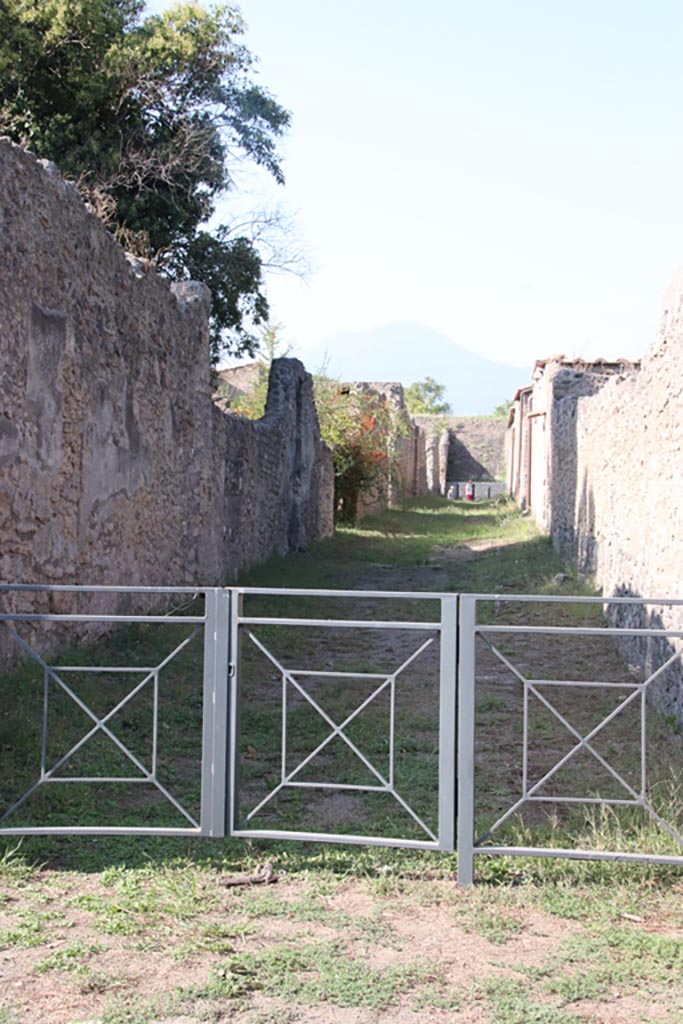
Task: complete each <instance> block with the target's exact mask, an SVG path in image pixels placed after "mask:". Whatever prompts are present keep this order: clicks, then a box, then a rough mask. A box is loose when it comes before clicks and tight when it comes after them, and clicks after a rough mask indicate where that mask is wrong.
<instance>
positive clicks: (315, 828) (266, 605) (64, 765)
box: [0, 586, 457, 850]
mask: <svg viewBox="0 0 683 1024" xmlns="http://www.w3.org/2000/svg"><path fill="white" fill-rule="evenodd" d="M0 593H1V594H2V596H3V598H4V599H5V605H6V606H10V605H11V607H7V608H6V610H3V611H2V612H0V627H1V631H2V632H3V634H4V639H5V653H7V641H8V640H9V641H10V646H13V648H14V651H15V652H16V653H19V654H21V656H22V658H23V659H24V663H23V665H22V666H21V668H20V669H18V670H17V671H16V672H15V673H14V675H13V674H12V673H10V674H9V675H8V676H6V677H5V679H6V684H5V689H6V693H5V697H6V698H7V697H9V698H10V701H13V702H14V706H15V709H16V707H17V706H18V705H19V706H20V707H21V712H22V714H21V715H20V716H18V718H19V719H20V720H21V722H24V723H25V721H26V716H25V709H26V706H32V707H33V709H34V712H35V719H36V723H37V724H36V729H35V732H34V739H35V741H36V750H35V751H34V752H33V753H30V754H28V753H27V757H26V759H25V763H24V764H23V766H22V770H21V771H20V773H19V774H20V775H21V776H23V778H22V779H21V780H20V781H21V785H19V787H18V790H17V786H16V785H15V783H16V782H17V781H18V780H17V779H16V778H8V773H7V772H6V771H5V772H3V773H2V774H1V775H0V778H2V782H1V783H0V785H1V786H2V791H0V795H1V796H2V799H3V804H4V807H3V810H2V816H1V817H0V833H2V834H5V835H25V834H73V833H88V834H117V833H139V834H162V835H169V834H172V835H188V836H189V835H203V836H219V837H220V836H239V837H270V838H286V839H307V840H316V841H327V842H345V843H364V844H378V845H390V846H406V847H416V848H423V849H434V850H452V849H453V848H454V843H455V777H456V766H455V745H456V737H455V733H456V634H457V596H455V595H452V594H406V593H385V592H374V591H373V592H369V591H368V592H359V591H349V592H340V591H304V590H285V589H281V590H272V589H271V590H268V589H266V590H263V589H238V588H223V589H218V588H213V589H201V590H192V589H189V588H161V589H156V590H153V589H150V588H142V587H133V588H123V587H91V588H86V587H48V586H46V587H34V586H20V587H10V586H5V587H3V588H1V591H0ZM136 602H141V605H142V607H145V608H149V607H150V605H152V606H153V604H154V602H156V603H157V604H158V605H165V606H166V608H165V610H164V611H163V612H162V611H160V612H159V614H149V612H148V611H145V612H138V611H135V610H134V606H135V604H136ZM84 603H85V605H86V607H85V608H83V604H84ZM169 603H170V605H171V607H170V608H169V607H168V605H169ZM245 604H246V606H247V607H246V609H245ZM131 605H132V606H133V610H130V608H131ZM273 606H275V607H273ZM311 606H313V608H314V613H313V614H310V608H311ZM306 608H308V609H309V613H306ZM102 609H105V610H102ZM302 609H303V611H302ZM245 610H246V612H250V611H251V614H245ZM387 611H388V612H389V613H390V614H389V615H387V614H385V613H386V612H387ZM113 626H115V627H119V628H124V629H128V630H134V631H135V633H134V635H131V636H129V637H128V639H124V641H123V643H122V644H120V645H117V644H115V643H112V642H111V641H110V642H108V643H100V648H101V650H102V651H104V652H105V653H106V657H105V659H104V660H97V654H98V643H99V637H100V635H101V634H102V632H103V631H107V630H111V628H112V627H113ZM74 629H75V630H77V631H79V635H80V646H79V649H78V650H77V651H76V652H73V653H72V654H71V655H69V656H66V657H65V656H64V655H62V654H60V655H57V656H55V655H54V653H52V654H51V653H48V652H54V651H55V650H63V648H64V647H65V646H67V645H68V643H69V634H68V633H67V632H66V631H68V630H72V631H73V630H74ZM154 630H157V631H158V632H160V633H162V634H164V637H163V640H161V641H158V640H157V639H155V638H153V637H152V632H153V631H154ZM283 634H289V636H283ZM293 634H294V635H296V636H297V637H298V640H297V642H296V643H295V644H294V645H292V643H291V636H292V635H293ZM302 637H304V638H305V637H310V638H311V640H310V641H309V642H308V643H306V642H305V640H304V641H303V642H302V639H301V638H302ZM339 637H343V638H344V643H342V642H341V641H340V640H338V639H336V638H339ZM367 637H373V638H375V642H373V643H370V644H368V642H367V639H366V638H367ZM397 637H400V638H401V640H400V642H399V641H398V640H397ZM331 638H335V639H334V640H333V639H331ZM283 639H284V641H285V642H284V647H283V645H282V643H281V642H280V641H282V640H283ZM359 647H360V648H362V649H363V658H362V660H363V661H364V662H367V664H359V663H358V657H357V649H358V648H359ZM119 648H121V649H122V650H125V655H123V658H122V661H118V660H117V656H116V655H117V651H118V650H119ZM148 649H149V650H151V651H152V652H153V656H152V655H150V654H148V653H147V652H148ZM321 649H323V650H324V651H325V653H326V658H325V663H324V664H323V663H321V662H320V659H319V657H318V655H319V652H320V650H321ZM1 650H2V649H1V648H0V651H1ZM138 650H139V651H140V657H139V660H136V658H135V657H133V656H132V655H131V651H132V652H136V651H138ZM397 650H400V651H401V652H402V653H400V654H397ZM93 651H94V654H95V660H94V661H93V659H92V654H93ZM189 651H192V657H191V659H188V652H189ZM354 651H356V656H354ZM254 655H256V656H257V657H258V658H260V659H261V665H260V666H257V667H256V670H255V669H254V665H253V656H254ZM250 657H251V661H250ZM184 658H185V659H187V660H186V661H185V663H184V664H182V665H180V674H178V671H177V670H178V667H179V664H180V662H181V661H182V660H183V659H184ZM316 659H317V660H316ZM264 666H265V668H266V671H265V672H264V671H263V668H264ZM31 670H33V672H31ZM174 672H175V673H176V674H175V676H173V673H174ZM28 677H32V678H31V679H30V681H27V679H28ZM169 677H171V678H169ZM190 677H192V678H190ZM15 679H16V680H17V681H16V682H14V680H15ZM8 686H9V687H12V686H16V687H17V690H16V693H12V692H11V691H10V692H7V687H8ZM321 687H322V690H323V691H325V692H321ZM250 688H251V692H249V690H250ZM200 689H201V693H202V700H201V708H199V707H197V695H198V693H199V692H200ZM364 690H365V691H366V692H363V691H364ZM416 693H419V696H420V699H422V700H423V701H425V702H427V703H428V707H427V708H426V709H425V714H427V713H429V714H431V716H432V719H433V725H434V743H433V749H432V750H431V752H430V753H429V756H428V757H426V758H424V760H426V761H427V762H428V763H426V764H421V765H420V770H421V771H423V772H429V773H431V774H430V779H431V781H430V785H429V787H428V796H429V797H430V798H431V795H432V794H433V795H434V806H433V808H431V809H429V808H425V807H422V806H416V805H415V801H414V800H413V799H412V797H411V795H410V793H409V792H408V793H407V792H406V791H405V789H404V786H403V783H402V779H401V758H402V749H401V748H402V746H403V745H405V740H406V736H405V733H406V720H407V717H409V710H408V711H406V709H409V708H410V707H411V706H412V705H411V700H413V698H414V696H415V694H416ZM144 695H146V696H147V706H146V707H145V708H142V707H140V708H139V709H138V714H137V717H134V716H133V715H132V714H130V715H129V709H131V708H132V705H133V703H134V702H136V701H137V702H138V703H140V700H141V697H142V696H144ZM404 698H407V703H406V701H405V700H404ZM60 700H61V703H62V706H61V708H59V709H58V710H57V711H55V710H54V708H55V704H56V703H57V702H58V701H60ZM343 700H346V701H347V704H348V701H349V700H350V701H351V705H352V706H349V707H346V709H344V708H343V707H341V711H340V710H339V707H340V706H341V705H340V701H341V703H342V704H343ZM183 701H186V702H187V704H186V706H185V707H184V706H183ZM413 703H414V700H413ZM65 704H66V708H65V707H64V705H65ZM382 704H383V705H384V708H383V710H384V711H385V712H386V714H385V722H384V724H385V727H386V728H385V735H384V739H383V741H382V742H383V748H382V750H381V751H380V753H381V754H383V755H384V762H385V763H384V764H380V762H379V761H378V760H377V758H376V755H375V753H373V752H372V751H370V752H369V751H368V750H367V749H364V744H367V743H370V745H371V746H373V747H374V748H376V747H377V742H376V733H377V732H378V730H377V728H375V726H376V725H377V722H378V721H379V717H381V716H380V706H381V705H382ZM255 705H258V706H259V707H260V710H261V715H262V717H263V715H264V714H265V713H266V710H267V712H268V714H269V716H270V721H269V726H268V736H267V737H266V740H273V741H276V746H277V762H278V763H277V765H274V761H273V757H272V751H271V752H270V754H269V753H268V752H267V751H264V750H261V749H259V751H258V753H256V752H254V755H253V759H254V761H257V760H258V761H259V763H260V765H261V768H262V773H261V774H262V776H263V778H262V779H261V782H262V783H263V784H264V785H265V786H266V789H265V792H263V794H262V795H261V794H259V795H258V798H257V799H253V800H252V799H251V796H252V792H254V788H255V787H254V780H253V779H252V780H249V779H248V778H245V775H248V774H249V771H250V769H251V768H252V764H251V763H250V759H251V758H252V753H251V752H252V751H253V750H254V748H253V746H252V743H251V738H252V737H251V732H250V731H249V730H250V729H252V730H253V728H254V725H253V723H251V725H250V723H249V717H250V715H251V716H252V718H253V717H254V706H255ZM302 705H303V708H302ZM193 706H194V714H193ZM335 707H336V708H337V710H334V709H335ZM276 709H277V721H276V722H274V721H273V715H272V712H273V711H274V710H276ZM304 711H305V712H309V716H311V715H312V716H313V719H314V720H315V722H314V723H313V724H310V723H309V725H308V726H306V724H305V723H304V730H303V732H304V734H303V735H299V736H298V737H296V735H295V730H294V729H293V722H294V720H297V719H298V720H299V722H301V719H302V717H303V715H302V712H304ZM69 712H71V713H72V714H80V718H81V721H82V727H81V729H80V731H79V732H78V734H69V735H68V737H67V736H66V732H67V727H66V724H65V723H66V722H67V719H68V713H69ZM200 712H201V713H200ZM373 714H374V715H375V719H376V720H375V722H374V723H370V728H367V727H366V729H365V734H366V735H365V739H364V740H363V739H361V740H358V739H356V738H354V736H353V729H354V728H356V729H357V728H358V726H359V725H362V724H363V723H364V722H365V723H366V724H367V719H368V717H369V716H372V715H373ZM128 718H130V721H129V720H128ZM169 723H171V724H169ZM192 723H194V728H195V732H196V733H197V735H196V736H195V742H194V746H193V747H192V748H190V746H188V744H187V741H188V735H187V734H188V732H189V731H190V730H191V725H192ZM198 724H200V725H201V736H200V735H199V734H198V732H199V729H198ZM408 724H409V726H410V725H412V720H411V721H409V723H408ZM316 725H317V726H318V727H322V729H323V732H324V735H322V736H321V737H317V738H316V739H315V742H313V737H315V736H316V731H315V729H316ZM18 727H19V726H18ZM21 727H22V728H25V726H23V725H22V726H21ZM9 728H10V731H12V726H11V724H10V727H9ZM401 729H402V730H403V741H404V742H403V743H399V742H398V741H399V733H400V730H401ZM132 730H134V734H133V731H132ZM172 731H174V732H175V735H172V734H171V732H172ZM55 732H56V733H57V737H56V740H55ZM301 732H302V729H301V727H300V728H299V733H301ZM276 733H277V735H276ZM308 733H310V737H311V742H310V743H308V746H307V745H306V744H307V742H308V739H309V736H308ZM368 733H370V734H371V735H368ZM408 738H409V737H408ZM134 740H135V743H136V747H135V748H134V742H133V741H134ZM96 742H97V743H99V744H100V748H101V752H100V753H99V755H98V754H97V753H95V754H93V757H92V758H91V764H90V767H89V770H87V771H85V772H84V771H82V770H78V767H77V764H78V761H79V758H80V759H82V758H83V756H84V755H85V754H86V753H87V752H88V750H89V748H90V747H91V746H92V745H93V744H94V743H96ZM335 743H336V744H337V746H339V745H340V744H341V747H342V751H343V753H344V754H346V755H347V757H346V760H347V761H348V759H349V757H350V758H351V760H352V761H353V762H354V766H355V770H356V774H354V766H351V773H350V775H349V777H346V776H345V775H344V768H346V770H347V774H348V769H349V765H348V764H346V766H345V765H344V764H343V763H342V764H341V774H340V775H338V776H335V775H334V769H335V765H334V758H332V757H331V756H330V755H331V750H332V748H333V745H334V744H335ZM103 744H104V746H103ZM141 744H142V747H145V746H146V749H141ZM301 744H303V747H302V746H301ZM245 745H246V749H245ZM265 745H266V741H265V740H264V741H263V743H260V744H259V746H265ZM186 747H187V749H185V748H186ZM180 748H182V749H180ZM115 758H116V759H117V760H118V762H123V764H124V765H125V770H123V769H121V768H120V769H119V770H118V771H114V770H113V768H111V767H109V766H110V764H111V763H112V762H113V760H114V759H115ZM174 758H175V760H174ZM192 758H194V760H193V761H192ZM292 759H293V760H292ZM93 760H94V763H95V767H94V768H93V765H92V761H93ZM323 760H324V761H325V762H326V764H325V768H326V771H327V775H326V776H325V777H324V778H318V779H316V778H311V777H309V776H308V775H307V771H310V770H311V769H315V768H317V767H318V766H319V765H320V764H321V762H322V761H323ZM341 760H342V762H343V760H344V759H343V758H342V759H341ZM178 761H182V763H183V765H184V772H183V786H181V785H180V779H181V773H180V772H179V771H178V770H176V762H178ZM359 767H360V768H361V769H362V771H364V772H365V774H366V775H367V776H369V780H368V779H361V780H358V779H357V777H356V776H357V769H358V768H359ZM275 768H276V771H275V774H274V775H273V771H274V770H275ZM188 769H189V771H188ZM330 772H332V774H330ZM252 774H253V773H252ZM188 775H189V777H190V781H189V782H188V778H187V777H188ZM57 783H59V784H61V785H62V787H66V785H67V784H69V787H70V788H71V791H72V792H75V790H76V788H78V789H79V790H80V793H81V795H82V794H83V793H84V792H86V791H87V792H88V793H89V794H90V797H89V799H88V800H85V802H84V803H83V804H82V805H81V804H79V802H78V799H75V800H74V802H73V803H74V806H75V808H76V814H77V818H76V820H68V817H67V816H66V815H67V810H66V808H68V804H69V802H68V800H66V801H65V802H64V804H63V806H62V807H60V808H59V815H58V817H59V820H58V821H56V820H55V811H54V804H55V800H54V797H53V799H52V800H51V801H46V800H45V799H44V796H45V794H46V791H47V790H48V789H50V788H51V787H53V786H54V784H57ZM13 787H14V790H15V791H14V792H10V790H12V788H13ZM421 789H422V795H424V790H425V787H424V786H422V787H421ZM133 790H136V793H135V794H133V795H131V792H132V791H133ZM143 791H144V795H143V796H141V795H140V794H142V793H143ZM52 793H54V789H52ZM292 794H295V795H296V796H298V797H300V796H301V795H302V794H303V795H304V796H305V797H306V798H307V799H306V803H308V804H312V805H313V809H314V811H315V809H316V807H317V809H318V810H319V811H320V812H321V813H322V814H324V819H325V821H326V823H327V827H320V825H319V824H318V823H317V822H316V821H315V814H314V815H313V821H312V822H311V823H310V824H309V827H307V828H305V829H302V828H300V827H297V820H296V818H297V813H298V814H299V817H305V816H306V815H305V814H304V811H306V808H305V807H303V806H302V805H301V801H300V800H299V801H298V804H297V806H296V807H293V808H291V807H290V808H288V809H287V810H288V817H289V823H288V824H287V825H286V827H282V826H281V824H280V821H279V820H278V821H276V822H275V824H274V823H273V811H274V809H275V807H276V805H277V804H278V802H282V798H283V797H286V798H289V797H290V796H291V795H292ZM320 794H325V795H327V796H328V797H330V798H335V797H336V799H337V802H339V797H340V795H342V794H346V795H347V796H349V798H352V799H353V800H356V801H358V802H359V803H358V808H356V807H355V805H353V806H352V810H353V811H354V812H355V810H356V809H360V808H361V803H360V802H361V801H362V810H363V815H364V816H365V817H366V818H368V819H370V820H372V818H373V814H372V806H373V802H374V804H375V805H376V804H377V803H378V802H381V801H384V802H385V804H386V802H387V801H388V802H390V804H391V806H392V807H393V808H394V809H395V810H396V811H397V813H398V814H400V815H401V816H402V817H403V819H404V821H403V824H404V826H406V827H404V828H403V829H402V830H399V834H391V833H390V834H385V830H382V829H380V830H379V831H377V829H375V832H376V834H372V831H370V830H360V833H359V830H356V829H353V830H349V828H348V821H345V822H341V823H340V826H339V827H338V828H335V827H334V826H335V822H334V821H332V822H331V821H330V808H329V806H325V805H324V802H322V801H321V799H320ZM250 800H251V804H249V801H250ZM121 807H123V808H124V810H125V814H126V815H127V817H126V818H125V820H122V819H121V817H120V813H121V811H120V808H121ZM107 808H109V815H110V816H111V820H108V821H106V820H105V821H103V820H102V819H103V818H106V817H107ZM297 808H298V811H297ZM346 810H348V808H346ZM86 811H89V812H92V817H93V820H92V821H91V822H90V823H88V822H84V821H83V816H84V815H85V813H86ZM152 812H153V813H152ZM366 812H367V813H366ZM155 816H156V820H150V821H149V822H148V823H145V819H149V818H150V817H151V818H153V819H154V817H155ZM307 816H308V818H309V819H310V817H311V815H310V813H309V814H308V815H307ZM278 817H279V818H280V819H282V809H280V811H279V812H278ZM342 817H344V815H342ZM346 817H348V815H346ZM170 818H173V819H175V820H173V821H170V820H169V819H170ZM292 818H294V820H292ZM385 820H386V815H385ZM342 826H343V827H342Z"/></svg>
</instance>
